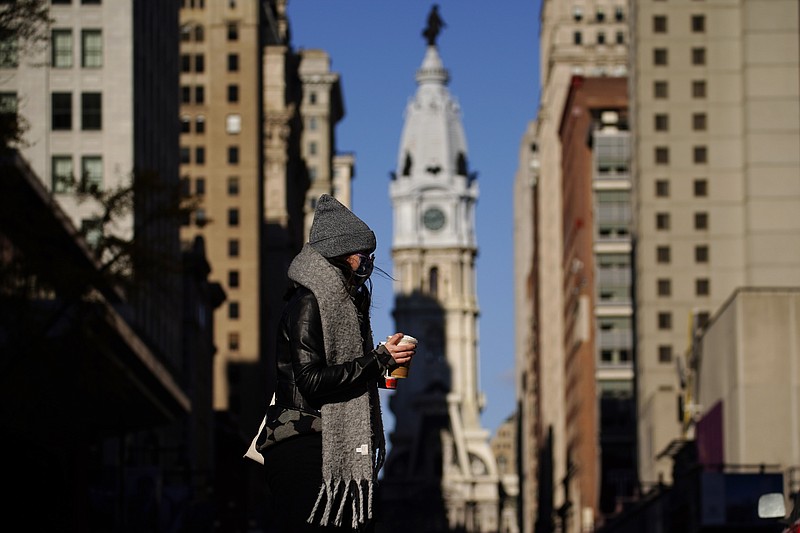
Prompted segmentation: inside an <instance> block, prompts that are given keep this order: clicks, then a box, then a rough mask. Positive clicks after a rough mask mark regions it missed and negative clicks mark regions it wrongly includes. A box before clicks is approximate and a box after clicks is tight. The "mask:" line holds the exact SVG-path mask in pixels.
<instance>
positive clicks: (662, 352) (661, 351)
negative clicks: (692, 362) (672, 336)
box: [658, 344, 672, 363]
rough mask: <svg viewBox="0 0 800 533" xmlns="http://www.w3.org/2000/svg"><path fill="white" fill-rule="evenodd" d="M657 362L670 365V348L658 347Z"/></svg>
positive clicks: (666, 345) (665, 346) (668, 346)
mask: <svg viewBox="0 0 800 533" xmlns="http://www.w3.org/2000/svg"><path fill="white" fill-rule="evenodd" d="M658 362H659V363H671V362H672V346H670V345H668V344H662V345H660V346H659V347H658Z"/></svg>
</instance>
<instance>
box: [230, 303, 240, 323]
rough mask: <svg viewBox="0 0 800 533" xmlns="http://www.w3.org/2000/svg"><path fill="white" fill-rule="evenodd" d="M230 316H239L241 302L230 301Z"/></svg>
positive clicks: (234, 318) (232, 317)
mask: <svg viewBox="0 0 800 533" xmlns="http://www.w3.org/2000/svg"><path fill="white" fill-rule="evenodd" d="M228 318H230V319H231V320H237V319H238V318H239V302H228Z"/></svg>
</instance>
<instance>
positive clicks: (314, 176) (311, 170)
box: [308, 166, 317, 182]
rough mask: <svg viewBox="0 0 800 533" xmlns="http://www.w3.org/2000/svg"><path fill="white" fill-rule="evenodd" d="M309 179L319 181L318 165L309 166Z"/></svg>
mask: <svg viewBox="0 0 800 533" xmlns="http://www.w3.org/2000/svg"><path fill="white" fill-rule="evenodd" d="M308 181H312V182H314V181H317V167H314V166H311V167H308Z"/></svg>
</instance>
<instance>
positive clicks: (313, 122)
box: [308, 117, 317, 131]
mask: <svg viewBox="0 0 800 533" xmlns="http://www.w3.org/2000/svg"><path fill="white" fill-rule="evenodd" d="M308 129H309V130H311V131H314V130H316V129H317V117H309V119H308Z"/></svg>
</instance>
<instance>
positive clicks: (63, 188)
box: [52, 155, 75, 193]
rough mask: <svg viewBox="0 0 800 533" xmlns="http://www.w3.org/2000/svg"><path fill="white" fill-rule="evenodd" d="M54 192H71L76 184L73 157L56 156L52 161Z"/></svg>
mask: <svg viewBox="0 0 800 533" xmlns="http://www.w3.org/2000/svg"><path fill="white" fill-rule="evenodd" d="M52 180H53V192H55V193H60V192H70V191H71V190H72V189H73V186H74V183H75V175H74V169H73V163H72V156H71V155H54V156H53V160H52Z"/></svg>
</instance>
